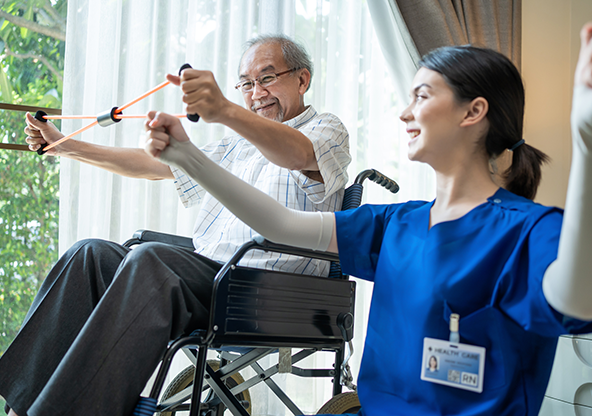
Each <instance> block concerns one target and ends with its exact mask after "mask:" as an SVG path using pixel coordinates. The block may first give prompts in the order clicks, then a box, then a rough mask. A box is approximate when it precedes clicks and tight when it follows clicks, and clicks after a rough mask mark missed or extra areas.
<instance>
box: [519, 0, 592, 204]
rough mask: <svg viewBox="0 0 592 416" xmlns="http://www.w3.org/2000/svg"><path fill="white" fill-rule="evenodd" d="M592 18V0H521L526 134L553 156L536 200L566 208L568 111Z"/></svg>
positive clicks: (568, 162) (569, 143)
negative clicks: (583, 40)
mask: <svg viewBox="0 0 592 416" xmlns="http://www.w3.org/2000/svg"><path fill="white" fill-rule="evenodd" d="M588 20H592V0H522V76H523V78H524V83H525V86H526V118H525V132H524V138H525V139H526V142H527V143H530V144H532V145H533V146H535V147H538V148H539V149H541V150H542V151H544V152H545V153H547V154H548V155H549V156H551V158H552V160H551V163H550V164H549V165H547V166H546V167H545V168H544V170H543V181H542V183H541V187H540V189H539V193H538V195H537V198H536V200H537V201H538V202H541V203H543V204H546V205H556V206H561V207H563V206H564V203H565V194H566V191H567V181H568V176H569V166H570V162H571V136H570V127H569V112H570V108H571V89H572V85H573V73H574V70H575V63H576V61H577V57H578V52H579V31H580V28H581V27H582V25H583V24H584V23H585V22H586V21H588Z"/></svg>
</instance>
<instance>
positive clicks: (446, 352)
mask: <svg viewBox="0 0 592 416" xmlns="http://www.w3.org/2000/svg"><path fill="white" fill-rule="evenodd" d="M484 368H485V348H483V347H477V346H475V345H467V344H460V343H458V344H457V343H452V342H450V341H444V340H441V339H434V338H424V339H423V359H422V365H421V379H422V380H424V381H429V382H431V383H438V384H444V385H446V386H451V387H456V388H457V389H464V390H470V391H474V392H476V393H481V392H482V391H483V374H484Z"/></svg>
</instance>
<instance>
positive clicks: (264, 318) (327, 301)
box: [124, 169, 399, 416]
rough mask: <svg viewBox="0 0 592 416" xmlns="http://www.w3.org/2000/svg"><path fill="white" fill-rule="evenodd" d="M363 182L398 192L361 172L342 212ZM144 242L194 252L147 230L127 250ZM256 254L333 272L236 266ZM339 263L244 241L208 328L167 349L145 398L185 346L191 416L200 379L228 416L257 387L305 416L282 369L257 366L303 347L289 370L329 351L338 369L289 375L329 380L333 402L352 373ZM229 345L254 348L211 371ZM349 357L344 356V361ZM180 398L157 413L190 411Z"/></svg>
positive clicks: (222, 278) (223, 276)
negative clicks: (293, 258) (310, 261)
mask: <svg viewBox="0 0 592 416" xmlns="http://www.w3.org/2000/svg"><path fill="white" fill-rule="evenodd" d="M367 178H368V179H370V180H372V181H374V182H376V183H378V184H379V185H381V186H383V187H384V188H386V189H388V190H390V191H391V192H392V193H396V192H398V190H399V186H398V185H397V184H396V182H395V181H393V180H391V179H389V178H387V177H386V176H384V175H382V174H381V173H379V172H377V171H376V170H374V169H369V170H366V171H363V172H362V173H360V174H359V175H358V176H357V177H356V180H355V182H354V184H353V185H351V186H350V187H348V189H347V190H346V195H345V196H344V202H343V207H344V208H343V209H349V208H353V207H357V206H359V205H360V203H361V196H362V190H363V187H362V182H363V181H364V180H365V179H367ZM145 241H160V242H165V243H170V244H175V245H180V246H184V247H191V248H193V244H192V242H191V239H189V238H187V237H179V236H175V235H170V234H163V233H156V232H152V231H145V230H140V231H138V232H136V233H135V234H134V237H133V238H132V239H130V240H128V241H126V243H124V245H126V246H128V247H129V246H131V245H134V244H139V243H142V242H145ZM255 249H258V250H264V251H271V252H276V253H285V254H291V255H297V256H302V257H310V258H316V259H321V260H326V261H330V262H332V266H333V265H335V264H336V265H337V269H335V268H334V267H332V271H331V273H330V275H329V277H317V276H308V275H301V274H293V273H285V272H275V271H271V270H265V269H253V268H246V267H240V266H238V265H237V264H238V262H239V261H240V259H241V258H242V257H243V256H244V255H245V254H246V253H247V252H249V251H250V250H255ZM338 264H339V256H338V255H337V254H334V253H326V252H317V251H313V250H307V249H301V248H296V247H291V246H285V245H281V244H275V243H272V242H269V241H267V240H265V239H264V238H263V237H260V236H259V237H256V238H254V239H253V240H252V241H249V242H247V243H245V244H244V245H243V246H241V247H240V248H239V249H238V250H237V252H236V253H235V254H234V255H233V256H232V258H231V259H230V260H229V261H228V262H227V263H226V264H225V265H224V266H223V267H222V269H221V270H220V271H219V272H218V274H217V275H216V277H215V279H214V285H213V291H212V299H211V304H210V320H209V325H208V328H207V329H205V330H197V331H194V332H193V333H192V334H191V335H190V336H186V337H182V338H180V339H178V340H176V341H173V342H172V343H171V344H169V346H168V348H167V351H166V353H165V355H164V358H163V361H162V364H161V367H160V369H159V371H158V374H157V376H156V380H155V382H154V385H153V387H152V390H151V392H150V396H149V397H150V398H152V399H155V400H157V399H158V397H159V395H160V392H161V390H162V387H163V384H164V380H165V376H166V374H167V373H168V371H169V368H170V365H171V362H172V359H173V357H174V355H175V354H176V353H177V352H178V351H179V350H180V349H182V348H189V347H193V348H197V354H196V355H195V356H194V357H193V358H194V359H195V362H194V364H195V365H196V368H195V372H194V380H193V387H192V388H191V389H192V394H191V397H192V399H191V402H190V406H189V414H190V415H191V416H196V415H199V414H201V413H200V411H201V410H203V409H201V393H202V391H203V390H204V380H205V382H206V384H207V385H208V386H209V387H210V388H211V390H212V391H213V393H214V394H215V395H216V396H217V397H218V398H219V400H220V402H221V403H223V404H224V406H226V407H227V408H228V409H229V410H230V411H231V413H232V414H233V415H236V416H239V415H240V416H248V413H247V411H246V410H245V408H244V407H243V406H242V405H241V403H240V402H239V401H238V400H237V399H236V397H235V395H237V394H239V393H241V392H243V391H245V390H247V389H248V388H250V387H252V386H253V385H255V384H257V383H259V382H261V381H263V382H265V383H266V384H267V385H268V386H269V387H270V388H271V390H272V391H273V392H274V393H275V394H276V396H278V398H279V399H280V400H281V401H282V402H283V403H284V405H286V407H287V408H288V409H289V410H290V411H291V412H292V413H294V414H295V415H296V414H302V412H301V410H300V409H299V408H298V407H297V406H296V405H295V404H294V402H292V401H291V400H290V399H289V397H288V396H287V395H286V394H285V393H284V392H283V391H282V390H281V389H280V387H279V386H278V385H277V384H276V383H275V382H274V381H273V380H271V378H270V377H271V376H272V375H274V374H276V373H277V372H278V369H279V364H278V365H276V366H272V367H271V368H269V369H267V370H264V369H263V368H261V367H260V366H259V365H258V364H257V362H256V361H257V360H259V359H260V358H262V357H264V356H266V355H268V354H270V353H271V352H274V351H276V350H277V348H303V350H302V351H300V352H298V353H296V354H295V355H294V356H292V357H291V362H292V364H294V363H297V362H298V361H300V360H302V359H304V358H306V357H307V356H309V355H311V354H313V353H314V352H317V351H320V350H324V351H334V352H335V365H334V368H333V369H331V370H323V369H319V370H317V369H311V370H306V369H301V368H298V367H295V366H294V365H291V370H292V371H291V372H292V373H293V374H295V375H298V376H303V377H333V396H335V395H337V394H339V393H341V389H342V384H345V382H347V381H349V382H350V384H351V375H350V379H349V380H345V382H344V380H342V378H344V377H347V372H346V371H345V368H344V365H343V364H344V363H343V362H344V350H345V349H346V347H345V345H346V343H350V346H351V339H352V338H353V323H354V304H355V282H353V281H350V280H348V279H349V276H346V275H343V274H342V273H341V270H340V269H339V268H338ZM229 345H230V346H233V347H235V346H239V347H243V348H244V347H247V348H252V349H251V350H249V351H248V352H247V353H245V354H242V355H240V356H239V357H238V358H236V359H235V360H232V361H230V362H228V361H227V360H225V359H224V353H222V362H221V364H220V368H219V369H218V370H217V371H214V370H213V369H212V368H211V367H210V366H209V365H207V362H206V360H207V351H208V349H210V348H216V349H220V348H222V347H223V346H229ZM188 356H189V357H190V359H192V357H191V356H190V355H188ZM348 359H349V356H348V357H347V359H346V362H347V360H348ZM192 361H193V359H192ZM248 366H251V367H253V368H254V369H255V371H256V373H257V375H256V376H255V377H253V378H251V379H249V380H247V381H245V382H244V383H241V384H240V385H238V386H235V387H233V388H231V389H229V388H228V387H227V386H226V384H225V383H224V380H225V379H227V378H228V377H230V376H232V375H233V374H235V373H236V372H238V371H240V370H242V369H244V368H246V367H248ZM348 370H349V369H348ZM182 393H183V392H181V393H178V394H175V395H174V396H173V397H171V398H169V399H167V400H165V401H164V402H162V403H160V404H158V406H157V411H159V412H165V411H182V410H187V409H186V405H184V404H183V403H184V402H185V401H186V400H187V398H188V396H187V395H186V394H182ZM195 398H200V399H199V400H195ZM217 403H218V402H217V401H215V402H214V404H217Z"/></svg>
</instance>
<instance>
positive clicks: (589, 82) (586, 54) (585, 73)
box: [574, 22, 592, 88]
mask: <svg viewBox="0 0 592 416" xmlns="http://www.w3.org/2000/svg"><path fill="white" fill-rule="evenodd" d="M580 38H581V40H582V46H581V48H580V56H579V58H578V64H577V66H576V73H575V78H574V84H575V85H582V84H583V85H586V86H587V87H588V88H592V22H588V23H586V24H585V25H584V27H583V28H582V30H581V32H580Z"/></svg>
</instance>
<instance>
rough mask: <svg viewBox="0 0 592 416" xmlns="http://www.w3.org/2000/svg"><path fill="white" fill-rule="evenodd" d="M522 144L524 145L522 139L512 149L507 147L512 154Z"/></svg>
mask: <svg viewBox="0 0 592 416" xmlns="http://www.w3.org/2000/svg"><path fill="white" fill-rule="evenodd" d="M522 144H524V139H522V140H520V141H519V142H518V143H516V144H515V145H514V146H512V147H508V150H510V151H511V152H513V151H514V150H516V149H518V148H519V147H520V146H521V145H522Z"/></svg>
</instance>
